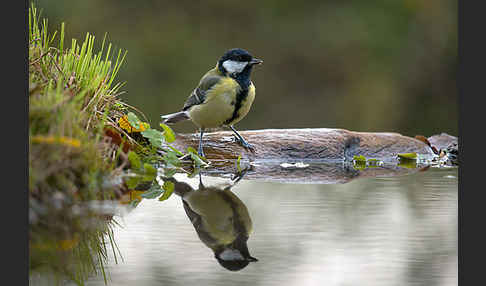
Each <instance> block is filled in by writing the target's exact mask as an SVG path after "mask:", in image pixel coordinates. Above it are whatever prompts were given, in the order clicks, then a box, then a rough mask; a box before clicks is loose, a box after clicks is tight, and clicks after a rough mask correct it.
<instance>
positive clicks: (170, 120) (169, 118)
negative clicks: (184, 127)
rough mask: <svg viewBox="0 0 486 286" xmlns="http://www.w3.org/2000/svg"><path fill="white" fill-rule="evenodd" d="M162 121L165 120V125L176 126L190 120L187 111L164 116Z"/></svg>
mask: <svg viewBox="0 0 486 286" xmlns="http://www.w3.org/2000/svg"><path fill="white" fill-rule="evenodd" d="M161 117H162V119H163V120H164V121H163V123H164V124H174V123H177V122H179V121H183V120H187V119H189V115H187V112H185V111H180V112H176V113H171V114H167V115H162V116H161Z"/></svg>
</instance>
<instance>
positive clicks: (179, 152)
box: [168, 145, 184, 156]
mask: <svg viewBox="0 0 486 286" xmlns="http://www.w3.org/2000/svg"><path fill="white" fill-rule="evenodd" d="M168 146H169V148H170V149H171V150H172V151H174V152H175V153H176V154H177V155H179V156H184V153H182V152H181V151H179V150H177V149H176V148H175V147H173V146H170V145H168Z"/></svg>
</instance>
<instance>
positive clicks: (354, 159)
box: [353, 155, 366, 162]
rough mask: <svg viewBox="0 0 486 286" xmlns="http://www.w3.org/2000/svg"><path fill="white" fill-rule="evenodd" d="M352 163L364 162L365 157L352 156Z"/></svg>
mask: <svg viewBox="0 0 486 286" xmlns="http://www.w3.org/2000/svg"><path fill="white" fill-rule="evenodd" d="M353 161H356V162H366V157H365V156H363V155H359V156H356V155H354V156H353Z"/></svg>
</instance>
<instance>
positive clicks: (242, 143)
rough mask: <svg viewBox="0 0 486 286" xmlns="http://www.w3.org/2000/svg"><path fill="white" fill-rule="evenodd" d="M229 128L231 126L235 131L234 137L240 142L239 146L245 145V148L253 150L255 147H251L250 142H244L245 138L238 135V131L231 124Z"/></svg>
mask: <svg viewBox="0 0 486 286" xmlns="http://www.w3.org/2000/svg"><path fill="white" fill-rule="evenodd" d="M229 128H231V130H233V132H234V133H235V135H236V138H238V141H239V142H240V144H241V146H243V147H245V148H246V149H250V150H252V151H253V150H255V147H253V145H251V144H250V143H248V142H246V141H245V139H244V138H243V137H242V136H241V135H240V133H238V131H236V129H235V128H234V127H233V125H230V126H229Z"/></svg>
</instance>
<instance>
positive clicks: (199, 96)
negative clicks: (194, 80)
mask: <svg viewBox="0 0 486 286" xmlns="http://www.w3.org/2000/svg"><path fill="white" fill-rule="evenodd" d="M220 80H221V76H219V75H214V74H207V75H205V76H204V77H203V78H202V79H201V81H200V82H199V85H198V86H197V87H196V88H195V89H194V90H193V91H192V93H191V95H190V96H189V98H187V100H186V102H185V103H184V107H183V108H182V110H184V111H185V110H187V109H189V108H190V107H191V106H194V105H198V104H201V103H204V100H205V99H206V93H207V92H208V91H209V90H210V89H211V88H212V87H213V86H215V85H216V84H217V83H218V82H219V81H220Z"/></svg>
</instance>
